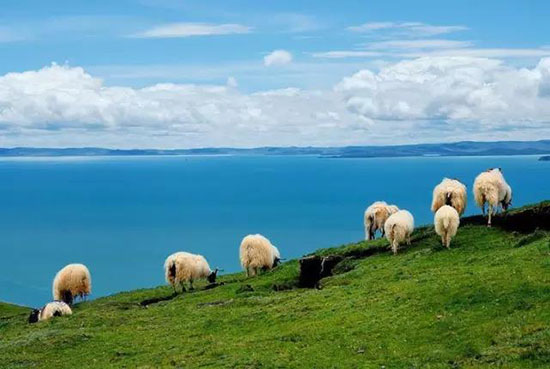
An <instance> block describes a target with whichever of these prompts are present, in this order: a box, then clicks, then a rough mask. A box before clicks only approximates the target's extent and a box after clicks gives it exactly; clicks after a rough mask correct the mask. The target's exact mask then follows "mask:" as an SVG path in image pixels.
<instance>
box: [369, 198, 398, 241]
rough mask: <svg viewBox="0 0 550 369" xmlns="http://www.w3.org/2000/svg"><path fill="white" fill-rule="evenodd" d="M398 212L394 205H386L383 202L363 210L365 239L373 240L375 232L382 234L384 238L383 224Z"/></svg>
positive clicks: (375, 203) (377, 202)
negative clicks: (378, 231)
mask: <svg viewBox="0 0 550 369" xmlns="http://www.w3.org/2000/svg"><path fill="white" fill-rule="evenodd" d="M398 211H399V208H398V207H397V206H395V205H388V204H386V202H384V201H376V202H374V203H372V204H371V205H370V206H369V207H368V208H367V210H365V216H364V224H365V239H366V240H372V239H374V238H375V234H376V231H377V230H380V232H382V237H384V223H385V222H386V220H387V219H388V217H389V216H390V215H392V214H394V213H396V212H398Z"/></svg>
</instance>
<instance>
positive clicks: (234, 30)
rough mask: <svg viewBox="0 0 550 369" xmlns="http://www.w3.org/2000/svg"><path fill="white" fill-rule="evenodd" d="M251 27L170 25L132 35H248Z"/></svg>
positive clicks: (161, 36) (171, 36)
mask: <svg viewBox="0 0 550 369" xmlns="http://www.w3.org/2000/svg"><path fill="white" fill-rule="evenodd" d="M251 30H252V28H251V27H248V26H244V25H241V24H208V23H171V24H164V25H161V26H157V27H154V28H151V29H148V30H146V31H143V32H140V33H137V34H135V35H132V37H137V38H176V37H191V36H211V35H230V34H242V33H250V31H251Z"/></svg>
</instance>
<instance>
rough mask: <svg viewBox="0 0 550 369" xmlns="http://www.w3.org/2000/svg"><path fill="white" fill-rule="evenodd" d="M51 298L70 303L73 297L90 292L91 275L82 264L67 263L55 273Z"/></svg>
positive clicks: (84, 295)
mask: <svg viewBox="0 0 550 369" xmlns="http://www.w3.org/2000/svg"><path fill="white" fill-rule="evenodd" d="M52 290H53V291H52V292H53V299H54V300H61V301H64V302H66V303H67V304H69V305H72V303H73V300H74V298H76V297H80V298H84V297H86V296H88V295H89V294H90V293H92V277H91V276H90V271H89V270H88V268H86V266H85V265H83V264H69V265H67V266H66V267H64V268H63V269H61V270H60V271H59V272H57V274H56V275H55V278H54V280H53V288H52Z"/></svg>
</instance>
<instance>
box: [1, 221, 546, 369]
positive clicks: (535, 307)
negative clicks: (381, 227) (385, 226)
mask: <svg viewBox="0 0 550 369" xmlns="http://www.w3.org/2000/svg"><path fill="white" fill-rule="evenodd" d="M386 246H387V242H386V241H385V240H375V241H370V242H359V243H355V244H349V245H345V246H342V247H339V248H332V249H323V250H319V251H318V252H317V253H318V254H323V255H327V254H334V253H338V254H342V255H348V256H349V255H354V254H357V253H358V252H361V251H364V250H365V249H367V248H377V250H378V251H379V252H378V253H376V254H374V255H373V256H370V257H367V258H363V259H353V258H349V259H346V260H345V261H344V262H343V263H342V264H341V265H340V266H339V267H337V270H339V271H340V272H342V273H341V274H337V275H335V276H333V277H329V278H326V279H323V280H322V281H321V285H322V289H320V290H317V289H298V288H291V289H288V288H290V287H292V286H293V285H294V284H295V281H296V278H297V275H298V263H297V261H295V260H293V261H289V262H287V263H285V264H283V265H282V266H280V267H278V268H277V269H275V270H274V271H272V272H268V273H265V274H264V275H262V276H260V277H257V278H250V279H248V278H246V276H245V275H244V273H238V274H232V275H226V276H224V277H223V278H222V281H224V282H225V283H226V284H225V285H223V286H221V287H218V288H214V289H211V290H207V291H196V292H192V293H186V294H183V295H180V296H178V297H176V298H175V299H173V300H170V301H164V302H160V303H157V304H152V305H149V306H148V307H147V308H143V307H140V305H139V302H140V301H142V300H144V299H147V298H152V297H160V296H166V295H169V294H171V289H170V288H168V287H158V288H155V289H147V290H138V291H132V292H126V293H121V294H117V295H114V296H110V297H105V298H100V299H97V300H94V301H90V302H85V303H81V304H77V305H76V306H75V307H74V314H73V315H72V316H70V317H61V318H56V319H52V320H50V321H46V322H41V323H37V324H34V325H29V324H27V323H26V319H27V314H28V309H24V308H19V307H14V306H12V305H5V304H0V366H1V367H6V368H32V367H48V368H49V367H56V368H65V367H66V368H75V367H77V368H87V367H98V368H109V367H117V368H118V367H129V368H133V367H143V368H148V367H180V368H194V367H202V368H217V367H224V368H288V367H290V368H382V367H385V368H388V369H389V368H489V367H491V368H494V367H497V368H543V367H550V237H549V235H548V234H547V233H545V232H541V231H536V232H535V233H534V234H531V235H524V234H519V233H514V232H507V231H504V230H501V229H498V228H486V227H484V226H475V225H467V226H464V227H462V228H460V230H459V233H458V235H457V237H456V238H455V239H454V240H453V242H452V244H451V247H452V249H451V250H446V249H444V248H443V247H441V245H440V243H439V237H438V236H436V235H435V233H434V232H433V229H432V228H431V227H424V228H420V229H418V230H417V231H416V232H415V234H414V237H413V245H412V247H410V248H408V249H404V250H402V252H401V253H400V254H398V255H397V256H393V255H391V254H390V253H389V252H388V251H386ZM203 285H204V284H203ZM246 285H250V286H251V287H252V288H253V291H249V290H248V288H244V286H246ZM273 285H277V286H282V288H287V289H286V290H283V291H275V290H274V288H273Z"/></svg>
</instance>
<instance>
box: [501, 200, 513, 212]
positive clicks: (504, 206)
mask: <svg viewBox="0 0 550 369" xmlns="http://www.w3.org/2000/svg"><path fill="white" fill-rule="evenodd" d="M500 205H501V206H502V209H504V211H506V210H508V208H509V207H510V206H512V199H510V201H509V202H506V201H502V202H501V203H500Z"/></svg>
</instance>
